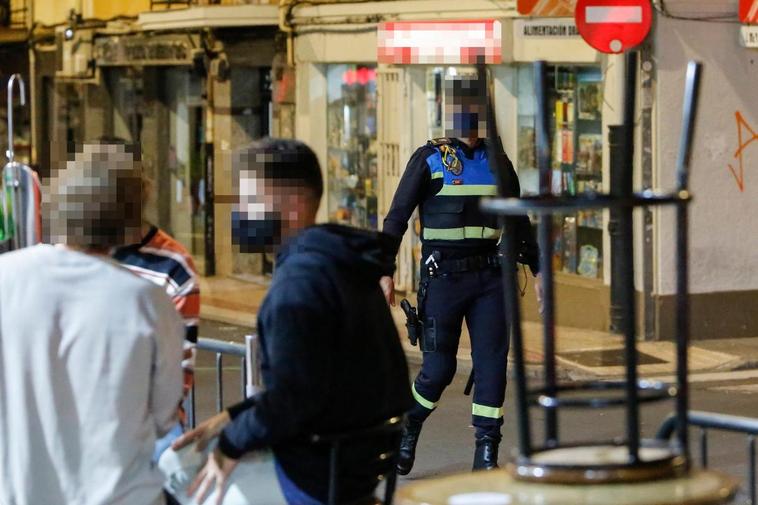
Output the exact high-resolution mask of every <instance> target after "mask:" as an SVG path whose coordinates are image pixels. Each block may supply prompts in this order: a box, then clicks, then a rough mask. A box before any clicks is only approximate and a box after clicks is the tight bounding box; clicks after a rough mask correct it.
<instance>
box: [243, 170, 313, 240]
mask: <svg viewBox="0 0 758 505" xmlns="http://www.w3.org/2000/svg"><path fill="white" fill-rule="evenodd" d="M310 201H311V196H310V191H309V190H308V189H306V188H304V187H302V185H298V184H297V181H292V180H287V179H272V178H267V177H265V174H264V173H263V171H262V170H257V169H255V168H253V169H250V170H242V171H241V172H240V201H239V205H238V207H237V209H236V210H235V211H234V212H233V213H232V237H233V239H234V244H235V245H237V246H239V248H240V250H241V251H242V252H270V251H273V250H275V249H276V248H277V247H278V246H279V245H281V243H282V241H283V240H284V239H286V238H287V236H288V235H290V232H291V231H292V230H297V229H299V228H302V227H303V226H304V224H303V223H306V222H307V221H308V220H309V219H311V218H312V212H311V209H310Z"/></svg>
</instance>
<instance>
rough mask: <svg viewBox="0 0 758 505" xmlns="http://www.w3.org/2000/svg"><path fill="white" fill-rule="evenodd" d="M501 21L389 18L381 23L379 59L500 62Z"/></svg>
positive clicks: (409, 61)
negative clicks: (398, 19) (399, 19)
mask: <svg viewBox="0 0 758 505" xmlns="http://www.w3.org/2000/svg"><path fill="white" fill-rule="evenodd" d="M501 46H502V35H501V27H500V22H499V21H497V20H494V19H488V20H476V21H389V22H386V23H381V24H380V25H379V33H378V40H377V49H378V61H379V62H380V63H395V64H398V63H400V64H409V63H420V64H447V65H459V64H463V65H465V64H474V63H477V60H478V59H479V58H481V57H482V56H483V57H484V63H500V62H501Z"/></svg>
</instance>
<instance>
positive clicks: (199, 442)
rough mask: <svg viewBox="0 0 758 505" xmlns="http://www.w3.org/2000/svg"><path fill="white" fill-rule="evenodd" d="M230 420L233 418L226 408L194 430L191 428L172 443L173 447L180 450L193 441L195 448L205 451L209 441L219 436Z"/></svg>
mask: <svg viewBox="0 0 758 505" xmlns="http://www.w3.org/2000/svg"><path fill="white" fill-rule="evenodd" d="M229 421H231V418H230V417H229V412H227V411H226V410H225V411H223V412H221V413H220V414H216V415H215V416H213V417H211V418H210V419H208V420H207V421H205V422H203V423H201V424H200V425H199V426H197V427H196V428H195V429H194V430H190V431H188V432H187V433H185V434H184V435H182V436H181V437H179V438H177V439H176V440H175V441H174V443H173V444H171V448H172V449H174V450H175V451H178V450H179V449H181V448H182V447H186V446H188V445H189V444H191V443H192V442H196V445H195V450H196V451H198V452H201V451H204V450H205V448H206V447H207V446H208V442H210V441H211V440H213V439H214V438H215V437H217V436H218V435H219V434H220V433H221V430H223V429H224V426H226V425H227V424H229Z"/></svg>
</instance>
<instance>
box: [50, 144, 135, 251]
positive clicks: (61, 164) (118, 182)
mask: <svg viewBox="0 0 758 505" xmlns="http://www.w3.org/2000/svg"><path fill="white" fill-rule="evenodd" d="M134 152H135V151H134V146H126V145H119V144H107V143H105V144H84V145H82V146H79V147H77V148H76V150H75V151H74V152H73V153H70V154H69V159H68V160H66V161H63V160H54V161H53V163H52V167H53V172H52V174H51V178H50V191H49V192H48V195H47V196H45V197H44V203H45V206H46V207H47V210H48V212H47V214H48V215H49V216H50V220H51V222H50V229H51V241H52V242H53V243H62V244H67V245H69V246H73V247H85V248H91V249H106V248H110V247H117V246H122V245H125V244H129V243H133V242H136V241H139V239H140V237H141V230H140V225H141V221H142V180H141V175H142V174H141V172H142V170H141V165H140V162H139V158H137V157H135V154H134Z"/></svg>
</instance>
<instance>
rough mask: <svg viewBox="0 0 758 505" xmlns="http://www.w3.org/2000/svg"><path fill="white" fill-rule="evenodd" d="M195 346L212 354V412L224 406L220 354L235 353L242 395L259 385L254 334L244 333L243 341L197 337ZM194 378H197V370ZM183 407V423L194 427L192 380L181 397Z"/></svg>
mask: <svg viewBox="0 0 758 505" xmlns="http://www.w3.org/2000/svg"><path fill="white" fill-rule="evenodd" d="M196 348H197V352H198V353H200V352H212V353H215V354H216V364H215V368H216V370H215V372H216V412H221V410H222V409H223V408H224V375H223V372H224V355H226V356H231V357H236V358H238V359H239V360H240V389H241V393H242V397H243V398H247V397H250V396H252V395H253V394H255V393H256V391H258V390H259V389H260V387H261V379H260V365H259V359H258V337H257V335H245V343H244V344H238V343H235V342H224V341H222V340H215V339H211V338H199V339H197V347H196ZM195 378H197V374H196V375H195ZM185 411H186V412H187V423H188V424H189V426H190V427H191V428H194V427H195V425H196V416H195V383H194V382H193V384H192V389H190V392H189V395H188V396H187V399H186V401H185Z"/></svg>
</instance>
